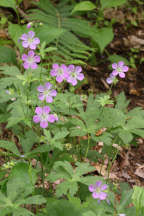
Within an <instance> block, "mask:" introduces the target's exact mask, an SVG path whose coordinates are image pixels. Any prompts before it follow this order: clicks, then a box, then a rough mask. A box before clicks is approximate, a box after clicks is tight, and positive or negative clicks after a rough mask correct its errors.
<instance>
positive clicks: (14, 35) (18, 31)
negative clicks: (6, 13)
mask: <svg viewBox="0 0 144 216" xmlns="http://www.w3.org/2000/svg"><path fill="white" fill-rule="evenodd" d="M27 32H28V29H27V27H26V25H23V26H22V25H18V24H12V23H9V26H8V33H9V35H10V37H11V39H12V40H13V41H14V43H15V44H16V46H17V47H18V48H19V50H20V52H21V53H22V52H23V47H22V44H21V41H20V42H19V39H20V37H21V35H22V34H24V33H27Z"/></svg>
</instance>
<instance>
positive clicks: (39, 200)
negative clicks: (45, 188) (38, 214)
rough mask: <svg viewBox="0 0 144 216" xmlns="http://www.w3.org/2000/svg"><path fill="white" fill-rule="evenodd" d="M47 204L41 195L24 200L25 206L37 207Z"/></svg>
mask: <svg viewBox="0 0 144 216" xmlns="http://www.w3.org/2000/svg"><path fill="white" fill-rule="evenodd" d="M45 202H46V199H45V198H44V197H43V196H41V195H35V196H31V197H28V198H26V199H25V200H24V202H23V204H35V205H41V204H43V203H45Z"/></svg>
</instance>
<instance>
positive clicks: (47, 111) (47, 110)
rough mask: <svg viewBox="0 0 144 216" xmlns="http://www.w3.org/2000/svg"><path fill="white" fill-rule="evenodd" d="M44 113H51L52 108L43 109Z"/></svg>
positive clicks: (45, 107)
mask: <svg viewBox="0 0 144 216" xmlns="http://www.w3.org/2000/svg"><path fill="white" fill-rule="evenodd" d="M43 112H44V113H46V114H48V113H49V112H50V107H49V106H44V107H43Z"/></svg>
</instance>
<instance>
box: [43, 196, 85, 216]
mask: <svg viewBox="0 0 144 216" xmlns="http://www.w3.org/2000/svg"><path fill="white" fill-rule="evenodd" d="M46 210H47V212H48V214H49V213H50V216H82V213H81V211H80V210H79V208H77V207H76V206H75V205H73V204H72V203H70V202H69V201H68V200H64V199H61V200H54V199H52V200H50V199H48V201H47V207H46Z"/></svg>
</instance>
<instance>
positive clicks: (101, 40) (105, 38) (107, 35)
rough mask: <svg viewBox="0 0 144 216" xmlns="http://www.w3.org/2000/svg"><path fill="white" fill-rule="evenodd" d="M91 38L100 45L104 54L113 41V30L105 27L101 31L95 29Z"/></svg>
mask: <svg viewBox="0 0 144 216" xmlns="http://www.w3.org/2000/svg"><path fill="white" fill-rule="evenodd" d="M91 37H92V40H93V41H94V42H96V43H97V44H98V46H99V48H100V51H101V53H102V52H103V51H104V48H105V47H106V46H107V45H108V44H109V43H110V42H111V41H112V40H113V37H114V34H113V30H112V28H110V27H104V28H101V29H95V28H94V27H93V33H92V34H91Z"/></svg>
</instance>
